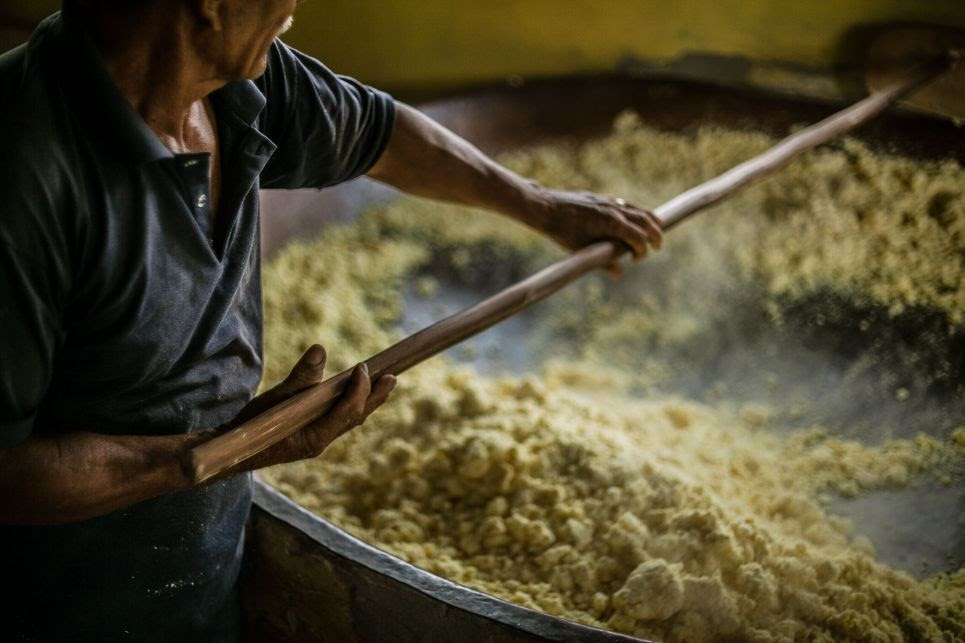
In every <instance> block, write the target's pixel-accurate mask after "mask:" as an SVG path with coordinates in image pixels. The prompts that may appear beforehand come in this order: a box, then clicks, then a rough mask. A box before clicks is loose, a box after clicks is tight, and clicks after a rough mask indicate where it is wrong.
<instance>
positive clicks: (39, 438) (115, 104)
mask: <svg viewBox="0 0 965 643" xmlns="http://www.w3.org/2000/svg"><path fill="white" fill-rule="evenodd" d="M296 4H297V0H258V1H255V0H74V1H68V2H66V3H65V6H64V9H63V11H62V12H61V13H60V14H57V15H55V16H52V17H51V18H48V19H47V20H46V21H45V22H44V23H42V24H41V26H40V27H39V28H38V29H37V30H36V31H35V33H34V35H33V36H32V38H31V41H30V42H29V43H28V44H27V45H26V46H24V47H20V48H18V49H16V50H14V51H12V52H10V53H8V54H6V55H4V56H3V57H2V58H0V88H2V91H0V100H2V106H0V109H2V115H3V118H2V122H0V130H2V131H0V140H2V141H3V142H4V144H5V147H6V150H5V154H4V155H3V160H2V161H0V164H2V167H0V195H2V202H0V328H2V329H3V330H2V337H0V447H2V448H0V522H2V524H3V526H2V527H0V534H2V536H0V538H2V541H0V544H2V545H3V547H2V553H0V558H2V561H3V562H2V564H3V570H4V580H5V582H6V585H7V589H8V592H12V593H13V595H14V598H13V599H12V600H8V601H5V610H6V611H7V613H6V614H5V618H4V619H3V625H2V626H0V627H4V628H7V629H8V630H10V631H8V632H7V634H8V636H7V637H6V638H10V635H12V638H14V639H15V640H17V639H20V640H60V639H63V640H111V641H114V640H124V639H131V640H163V641H173V640H179V641H180V640H207V641H216V640H235V639H237V638H238V628H239V618H238V605H237V599H236V589H235V581H236V579H237V574H238V568H239V563H240V555H241V548H242V535H243V526H244V522H245V518H246V516H247V513H248V509H249V504H250V476H249V475H248V474H247V472H248V471H251V470H254V469H257V468H259V467H263V466H267V465H270V464H276V463H281V462H288V461H292V460H297V459H301V458H310V457H315V456H317V455H319V454H320V453H322V451H324V449H325V447H326V446H327V445H328V444H329V443H330V442H331V441H332V440H333V439H335V438H336V437H337V436H338V435H340V434H341V433H343V432H345V431H346V430H348V429H350V428H352V427H354V426H357V425H359V424H361V423H362V422H363V421H364V420H365V418H366V416H368V415H369V414H370V413H371V412H372V411H374V410H375V409H376V408H377V407H378V406H379V405H380V404H382V403H383V402H384V401H385V400H386V398H387V397H388V395H389V392H390V391H391V389H392V386H393V384H394V380H393V378H391V377H383V378H380V379H379V380H378V381H376V382H370V381H369V377H368V373H367V372H366V370H365V368H364V366H360V367H358V368H356V370H355V372H354V375H353V377H352V380H351V383H350V385H349V387H348V389H347V391H346V393H345V394H344V396H343V397H342V399H341V401H340V402H339V403H338V404H337V405H336V406H335V407H334V408H333V409H332V410H331V411H330V412H329V413H327V414H325V415H324V416H322V417H319V418H318V419H317V421H316V422H314V423H313V424H312V425H310V426H309V427H307V428H306V429H304V430H303V431H301V432H299V433H297V434H296V435H294V436H292V437H291V438H289V439H287V440H285V441H284V442H282V443H280V444H278V445H276V446H275V447H273V448H271V449H269V450H267V451H266V452H264V453H262V454H260V455H259V456H256V457H255V458H253V459H252V460H250V461H248V462H246V463H244V464H243V466H242V467H240V468H239V470H238V471H236V472H232V474H231V475H227V476H224V477H222V478H221V479H220V480H217V481H215V482H213V483H211V484H208V485H204V486H200V487H194V486H192V483H191V482H190V480H189V479H188V477H187V476H186V475H185V473H184V472H183V471H182V469H181V468H180V465H179V463H180V462H181V460H182V456H183V455H184V454H185V452H186V451H187V450H188V449H189V448H190V447H192V446H193V445H196V444H198V443H200V442H203V441H205V440H207V439H210V438H211V437H212V436H213V435H215V434H217V433H218V432H219V431H222V430H225V429H226V428H228V427H230V426H232V425H234V424H237V423H238V422H240V421H242V420H243V419H245V418H247V417H250V416H252V415H253V414H255V413H257V412H258V411H259V410H260V409H264V408H266V407H267V406H269V405H271V404H273V403H277V402H278V401H279V400H282V399H284V398H285V397H286V396H288V395H291V394H292V393H293V392H295V391H298V390H300V389H302V388H304V387H305V386H308V385H310V384H312V383H315V382H317V381H320V380H321V378H322V371H323V368H324V363H325V353H324V351H323V350H322V349H321V347H318V346H314V347H312V348H310V349H309V350H308V352H306V353H305V355H304V356H303V358H302V359H301V360H300V361H299V363H298V364H296V365H295V366H294V368H293V370H292V373H291V375H290V376H289V377H288V378H287V379H286V380H285V381H284V382H282V383H281V384H279V385H278V386H277V387H275V389H272V390H271V391H269V392H268V393H265V394H264V395H262V396H260V397H258V398H256V399H254V400H251V399H250V398H251V395H252V392H253V391H254V390H255V388H256V386H257V385H258V382H259V379H260V376H261V321H262V319H261V292H260V284H259V279H260V275H259V261H258V255H259V249H258V188H259V187H271V188H300V187H324V186H327V185H331V184H334V183H338V182H340V181H345V180H347V179H350V178H353V177H355V176H358V175H361V174H368V175H369V176H372V177H374V178H376V179H379V180H381V181H384V182H386V183H389V184H391V185H394V186H396V187H398V188H400V189H402V190H404V191H407V192H411V193H414V194H419V195H422V196H427V197H433V198H438V199H445V200H448V201H453V202H458V203H463V204H470V205H475V206H480V207H485V208H490V209H493V210H497V211H500V212H503V213H505V214H507V215H509V216H511V217H513V218H515V219H517V220H519V221H521V222H523V223H525V224H527V225H530V226H533V227H535V228H537V229H539V230H541V231H543V232H544V233H546V234H548V235H550V236H551V237H552V238H554V239H556V240H557V241H558V242H560V243H562V244H563V245H565V246H566V247H568V248H577V247H580V246H582V245H585V244H586V243H589V242H591V241H594V240H598V239H601V238H612V239H617V240H620V241H622V242H624V243H626V244H627V245H628V246H630V247H631V249H632V250H633V252H634V255H635V256H636V257H637V258H640V257H642V256H643V255H644V254H645V253H646V250H647V246H648V244H649V245H652V246H654V247H658V246H659V244H660V239H661V235H660V229H659V225H658V222H657V221H656V220H655V219H654V218H653V217H652V215H650V214H649V213H647V212H644V211H642V210H639V209H637V208H635V207H633V206H630V205H627V204H625V203H624V202H622V201H621V200H619V199H613V198H609V197H603V196H597V195H592V194H585V193H571V192H562V191H554V190H549V189H546V188H543V187H541V186H539V185H537V184H535V183H532V182H529V181H526V180H524V179H522V178H520V177H519V176H517V175H515V174H513V173H512V172H510V171H508V170H506V169H504V168H502V167H500V166H499V165H497V164H495V163H494V162H493V161H491V160H490V159H488V158H486V157H485V156H484V155H482V154H481V153H480V152H479V151H478V150H476V149H475V148H474V147H472V146H471V145H469V144H468V143H466V142H465V141H463V140H461V139H459V138H458V137H456V136H455V135H453V134H452V133H450V132H449V131H447V130H445V129H443V128H442V127H440V126H439V125H437V124H436V123H434V122H432V121H431V120H429V119H428V118H426V117H424V116H422V115H421V114H419V113H418V112H417V111H415V110H413V109H411V108H409V107H407V106H405V105H402V104H398V103H395V102H394V101H393V100H392V99H391V98H390V97H388V96H387V95H385V94H383V93H381V92H379V91H376V90H374V89H371V88H369V87H365V86H363V85H361V84H359V83H357V82H355V81H353V80H351V79H347V78H340V77H337V76H335V75H333V74H332V73H331V72H329V71H328V70H327V69H326V68H324V67H323V66H322V65H321V64H320V63H318V62H317V61H315V60H313V59H311V58H308V57H306V56H304V55H302V54H300V53H298V52H296V51H293V50H291V49H289V48H288V47H286V46H285V45H284V44H282V43H281V42H280V41H278V40H277V36H278V35H279V34H280V33H282V32H283V31H284V30H285V29H286V28H287V26H288V25H290V24H291V19H292V14H293V12H294V10H295V6H296ZM612 269H613V270H615V271H616V270H618V267H617V266H613V267H612Z"/></svg>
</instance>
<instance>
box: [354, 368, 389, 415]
mask: <svg viewBox="0 0 965 643" xmlns="http://www.w3.org/2000/svg"><path fill="white" fill-rule="evenodd" d="M394 388H395V376H394V375H383V376H382V377H380V378H379V379H377V380H376V381H375V384H374V385H373V386H372V394H371V395H369V399H367V400H365V410H364V411H362V422H360V424H361V423H364V422H365V420H366V419H367V418H368V417H369V416H370V415H372V411H374V410H375V409H377V408H379V407H380V406H382V405H383V404H385V401H386V400H388V399H389V394H390V393H392V389H394Z"/></svg>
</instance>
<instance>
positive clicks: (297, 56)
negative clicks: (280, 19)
mask: <svg viewBox="0 0 965 643" xmlns="http://www.w3.org/2000/svg"><path fill="white" fill-rule="evenodd" d="M257 83H258V85H259V88H260V89H261V91H262V92H263V93H264V94H265V97H266V99H267V102H266V105H265V109H264V111H263V112H262V116H261V123H260V125H261V129H262V131H263V132H264V133H265V135H266V136H268V137H269V138H270V139H271V140H272V141H273V142H274V143H275V145H277V149H276V150H275V153H274V154H273V155H272V158H271V160H270V161H269V162H268V164H267V166H266V167H265V169H264V170H263V172H262V174H261V185H262V187H265V188H282V189H294V188H305V187H313V188H323V187H327V186H330V185H334V184H336V183H341V182H343V181H347V180H349V179H352V178H355V177H357V176H360V175H362V174H365V173H366V172H367V171H368V170H369V169H371V168H372V166H373V165H375V163H376V161H378V160H379V157H380V156H381V155H382V152H383V151H384V150H385V147H386V145H387V144H388V142H389V139H390V138H391V136H392V130H393V126H394V124H395V103H394V102H393V100H392V97H391V96H389V95H387V94H385V93H383V92H381V91H378V90H376V89H373V88H371V87H368V86H366V85H363V84H362V83H359V82H358V81H356V80H353V79H351V78H348V77H345V76H338V75H336V74H334V73H332V72H331V71H329V70H328V69H327V68H326V67H325V66H324V65H323V64H322V63H320V62H319V61H317V60H315V59H314V58H311V57H310V56H306V55H305V54H302V53H300V52H298V51H296V50H294V49H291V48H290V47H288V46H287V45H285V44H284V43H282V42H281V41H280V40H276V41H275V42H274V44H273V45H272V47H271V50H270V51H269V54H268V67H267V70H266V72H265V74H264V75H263V76H262V77H261V78H260V79H259V80H258V81H257Z"/></svg>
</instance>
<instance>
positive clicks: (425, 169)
mask: <svg viewBox="0 0 965 643" xmlns="http://www.w3.org/2000/svg"><path fill="white" fill-rule="evenodd" d="M369 176H371V177H372V178H374V179H378V180H380V181H383V182H385V183H388V184H389V185H392V186H394V187H397V188H399V189H400V190H402V191H403V192H408V193H410V194H415V195H418V196H423V197H427V198H431V199H438V200H441V201H449V202H452V203H460V204H464V205H470V206H476V207H481V208H486V209H489V210H494V211H496V212H501V213H503V214H506V215H509V216H511V217H513V218H515V219H517V220H518V221H520V222H522V223H524V224H526V225H529V226H531V227H533V228H535V229H537V230H539V231H541V232H543V233H544V234H546V235H548V236H550V237H551V238H553V239H554V240H556V241H557V242H558V243H560V244H561V245H563V246H564V247H566V248H569V249H571V250H575V249H577V248H580V247H583V246H585V245H587V244H588V243H591V242H593V241H599V240H601V239H613V240H617V241H621V242H623V243H625V244H626V245H627V246H629V247H630V249H631V250H632V251H633V254H634V257H635V258H637V259H640V258H642V257H643V256H644V255H646V252H647V247H648V245H649V246H652V247H654V248H659V247H660V243H661V240H662V235H661V231H660V223H659V221H657V219H656V218H655V217H654V216H653V215H652V214H651V213H650V212H648V211H646V210H643V209H641V208H638V207H635V206H633V205H631V204H629V203H626V202H625V201H623V200H622V199H618V198H613V197H608V196H603V195H598V194H591V193H588V192H569V191H565V190H553V189H549V188H546V187H543V186H541V185H540V184H538V183H536V182H535V181H530V180H527V179H525V178H523V177H521V176H519V175H518V174H516V173H514V172H512V171H510V170H509V169H507V168H505V167H503V166H501V165H500V164H498V163H496V162H495V161H493V160H492V159H491V158H489V157H488V156H486V155H485V154H483V153H482V152H481V151H480V150H479V149H478V148H476V147H475V146H473V145H472V144H470V143H469V142H467V141H466V140H464V139H462V138H460V137H459V136H457V135H456V134H454V133H453V132H451V131H449V130H448V129H446V128H445V127H443V126H441V125H440V124H438V123H436V122H435V121H433V120H432V119H430V118H429V117H427V116H425V115H424V114H422V113H421V112H419V111H418V110H415V109H413V108H412V107H409V106H407V105H405V104H402V103H396V122H395V130H394V132H393V135H392V139H391V140H390V141H389V144H388V146H387V148H386V150H385V152H384V153H383V154H382V157H381V158H380V159H379V161H378V163H376V164H375V166H374V167H373V168H372V170H371V171H370V172H369Z"/></svg>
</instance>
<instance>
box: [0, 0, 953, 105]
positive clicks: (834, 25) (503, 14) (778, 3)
mask: <svg viewBox="0 0 965 643" xmlns="http://www.w3.org/2000/svg"><path fill="white" fill-rule="evenodd" d="M251 1H260V0H251ZM58 5H59V2H58V1H57V0H32V1H29V2H24V1H19V2H18V1H14V0H0V17H3V16H6V17H8V18H9V17H15V18H17V19H20V20H24V21H28V22H30V21H36V20H38V19H39V18H41V17H42V16H44V15H46V14H47V13H49V12H50V11H52V10H54V9H56V8H57V6H58ZM894 20H916V21H925V22H933V23H939V24H944V25H950V26H956V27H960V28H963V29H965V0H675V1H674V0H671V1H667V0H662V1H658V0H305V2H303V3H302V5H301V7H300V8H299V10H298V13H297V14H296V22H295V27H294V29H293V30H292V32H291V33H290V34H289V35H288V36H287V37H286V40H287V41H288V42H290V43H291V44H293V45H295V46H297V47H299V48H301V49H303V50H305V51H307V52H309V53H311V54H313V55H315V56H318V57H319V58H321V59H322V60H324V61H325V62H326V63H327V64H329V66H331V67H333V68H334V69H336V70H338V71H340V72H343V73H348V74H352V75H355V76H357V77H359V78H361V79H363V80H365V81H367V82H369V83H373V84H376V85H381V86H385V87H387V88H390V89H392V88H400V87H408V88H438V87H448V86H455V85H466V84H472V83H479V82H487V81H493V80H503V79H505V78H506V77H508V76H512V75H519V76H523V77H532V76H545V75H557V74H564V73H572V72H599V71H611V70H614V69H615V68H616V67H617V65H618V63H619V62H620V61H621V60H623V59H625V57H627V56H632V57H634V58H635V59H638V60H641V61H643V66H645V67H646V66H649V67H653V66H659V65H661V64H670V63H673V61H675V60H677V61H679V59H680V58H681V57H682V56H685V55H686V54H694V53H711V54H714V55H718V56H739V57H744V58H749V59H751V60H753V61H764V62H766V63H779V65H778V66H779V67H785V66H787V65H791V66H803V67H806V68H810V69H816V70H826V69H828V68H830V66H831V65H832V64H833V63H834V62H835V61H837V60H840V58H841V53H840V45H841V43H842V40H843V38H844V37H845V34H846V32H847V30H848V29H849V28H851V27H854V26H855V25H860V24H867V23H877V22H884V21H894ZM701 73H706V72H701ZM765 75H766V74H765ZM777 76H779V74H777ZM771 77H772V79H773V77H775V74H771ZM775 82H780V80H778V81H775ZM791 82H793V79H792V80H791Z"/></svg>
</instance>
